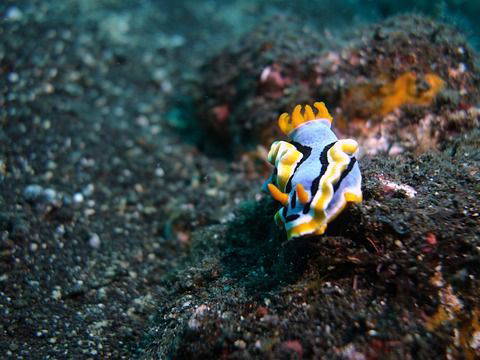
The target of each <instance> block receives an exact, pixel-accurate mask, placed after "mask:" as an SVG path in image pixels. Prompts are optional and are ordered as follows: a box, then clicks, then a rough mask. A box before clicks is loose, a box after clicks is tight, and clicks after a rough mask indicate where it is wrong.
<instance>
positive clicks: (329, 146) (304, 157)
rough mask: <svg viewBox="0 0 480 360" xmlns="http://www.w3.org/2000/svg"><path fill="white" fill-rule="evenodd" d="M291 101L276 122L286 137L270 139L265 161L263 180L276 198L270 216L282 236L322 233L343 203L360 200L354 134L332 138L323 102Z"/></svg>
mask: <svg viewBox="0 0 480 360" xmlns="http://www.w3.org/2000/svg"><path fill="white" fill-rule="evenodd" d="M314 107H315V108H316V109H317V110H318V111H317V114H316V115H315V114H314V112H313V109H312V107H311V106H309V105H306V106H305V110H304V112H303V113H302V106H301V105H297V106H296V107H295V108H294V110H293V112H292V116H290V115H289V114H287V113H284V114H282V115H280V117H279V119H278V125H279V127H280V130H281V131H282V132H283V133H284V134H285V135H287V136H288V137H289V139H290V141H289V142H287V141H275V142H274V143H273V144H272V146H271V148H270V152H269V153H268V161H269V162H270V163H271V164H272V165H274V166H275V168H274V170H273V174H272V175H271V176H270V178H269V179H268V180H267V181H266V182H265V185H264V188H265V190H266V189H268V190H269V191H270V194H271V195H272V197H273V198H274V199H275V200H277V201H278V202H280V203H281V204H282V208H281V209H280V210H279V211H278V212H277V213H276V214H275V222H276V223H277V224H278V225H279V226H283V227H285V230H286V232H287V237H288V239H289V240H290V239H293V238H296V237H301V236H306V235H322V234H323V233H324V232H325V230H326V228H327V224H328V223H329V222H331V221H332V220H333V219H335V217H337V215H338V214H340V213H341V212H342V210H343V209H344V208H345V207H346V205H347V204H349V203H359V202H361V201H362V190H361V181H362V177H361V174H360V168H359V166H358V162H357V159H356V158H355V156H354V154H355V152H356V151H357V149H358V144H357V142H356V141H355V140H351V139H343V140H338V138H337V136H336V135H335V134H334V132H333V131H332V129H331V124H332V120H333V118H332V116H331V115H330V114H329V112H328V110H327V108H326V106H325V104H324V103H323V102H316V103H315V104H314Z"/></svg>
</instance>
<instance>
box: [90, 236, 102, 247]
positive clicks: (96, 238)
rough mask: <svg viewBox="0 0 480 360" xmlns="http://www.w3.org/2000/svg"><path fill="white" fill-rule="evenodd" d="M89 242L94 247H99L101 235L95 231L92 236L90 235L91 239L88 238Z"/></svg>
mask: <svg viewBox="0 0 480 360" xmlns="http://www.w3.org/2000/svg"><path fill="white" fill-rule="evenodd" d="M88 244H89V245H90V246H91V247H92V248H94V249H98V248H99V247H100V236H98V235H97V234H95V233H93V234H92V235H91V236H90V239H88Z"/></svg>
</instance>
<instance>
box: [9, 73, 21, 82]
mask: <svg viewBox="0 0 480 360" xmlns="http://www.w3.org/2000/svg"><path fill="white" fill-rule="evenodd" d="M19 78H20V77H19V76H18V74H17V73H14V72H12V73H10V74H8V81H10V82H12V83H15V82H17V81H18V79H19Z"/></svg>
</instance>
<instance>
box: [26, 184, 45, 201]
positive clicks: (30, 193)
mask: <svg viewBox="0 0 480 360" xmlns="http://www.w3.org/2000/svg"><path fill="white" fill-rule="evenodd" d="M42 193H43V188H42V187H41V186H40V185H36V184H32V185H28V186H27V187H26V188H25V190H23V196H25V199H26V200H28V201H33V200H37V199H38V198H39V197H40V196H41V195H42Z"/></svg>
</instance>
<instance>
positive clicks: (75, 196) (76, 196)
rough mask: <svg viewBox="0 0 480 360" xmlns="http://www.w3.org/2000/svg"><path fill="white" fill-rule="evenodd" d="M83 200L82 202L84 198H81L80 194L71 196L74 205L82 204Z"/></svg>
mask: <svg viewBox="0 0 480 360" xmlns="http://www.w3.org/2000/svg"><path fill="white" fill-rule="evenodd" d="M83 200H84V197H83V194H82V193H75V194H73V202H74V203H77V204H79V203H81V202H83Z"/></svg>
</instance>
